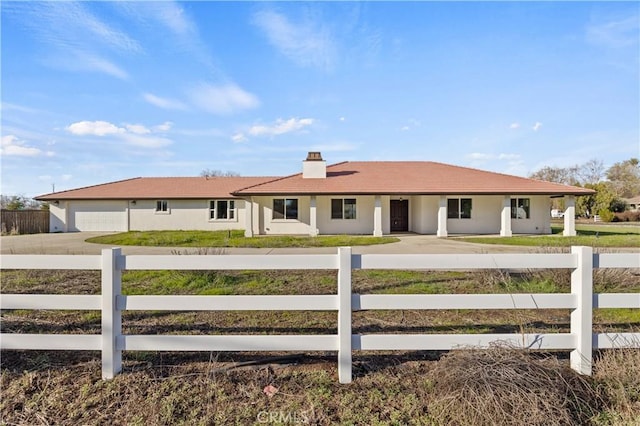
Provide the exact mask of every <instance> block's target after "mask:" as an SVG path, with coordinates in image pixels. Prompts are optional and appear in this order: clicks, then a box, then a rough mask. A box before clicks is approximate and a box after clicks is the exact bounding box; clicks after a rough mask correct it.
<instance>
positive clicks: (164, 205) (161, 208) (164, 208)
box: [156, 200, 169, 213]
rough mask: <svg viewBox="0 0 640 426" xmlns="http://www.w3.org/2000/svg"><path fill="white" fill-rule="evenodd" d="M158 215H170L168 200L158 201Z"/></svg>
mask: <svg viewBox="0 0 640 426" xmlns="http://www.w3.org/2000/svg"><path fill="white" fill-rule="evenodd" d="M156 213H169V202H168V201H167V200H158V201H156Z"/></svg>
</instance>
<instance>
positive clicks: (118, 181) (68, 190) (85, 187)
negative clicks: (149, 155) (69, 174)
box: [34, 176, 143, 200]
mask: <svg viewBox="0 0 640 426" xmlns="http://www.w3.org/2000/svg"><path fill="white" fill-rule="evenodd" d="M136 179H143V178H142V177H141V176H137V177H133V178H128V179H120V180H114V181H112V182H105V183H97V184H95V185H87V186H81V187H79V188H73V189H65V190H64V191H57V192H49V193H48V194H42V195H38V196H37V197H34V199H36V200H37V199H38V198H41V197H49V196H51V195H57V194H64V193H67V192H73V191H79V190H81V189H89V188H96V187H98V186H105V185H113V184H114V183H121V182H128V181H130V180H136Z"/></svg>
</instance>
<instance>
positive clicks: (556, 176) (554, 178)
mask: <svg viewBox="0 0 640 426" xmlns="http://www.w3.org/2000/svg"><path fill="white" fill-rule="evenodd" d="M529 177H530V178H531V179H538V180H544V181H547V182H555V183H562V184H565V185H575V184H577V183H579V179H578V166H572V167H551V166H545V167H543V168H541V169H540V170H538V171H537V172H534V173H532V174H530V175H529Z"/></svg>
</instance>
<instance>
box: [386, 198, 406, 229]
mask: <svg viewBox="0 0 640 426" xmlns="http://www.w3.org/2000/svg"><path fill="white" fill-rule="evenodd" d="M389 210H390V216H391V232H407V231H408V230H409V200H391V206H390V209H389Z"/></svg>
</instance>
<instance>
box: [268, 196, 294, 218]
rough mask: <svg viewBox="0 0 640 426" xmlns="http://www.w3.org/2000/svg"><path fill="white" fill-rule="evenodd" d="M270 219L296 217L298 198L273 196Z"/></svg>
mask: <svg viewBox="0 0 640 426" xmlns="http://www.w3.org/2000/svg"><path fill="white" fill-rule="evenodd" d="M272 219H292V220H296V219H298V199H297V198H274V199H273V213H272Z"/></svg>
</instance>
